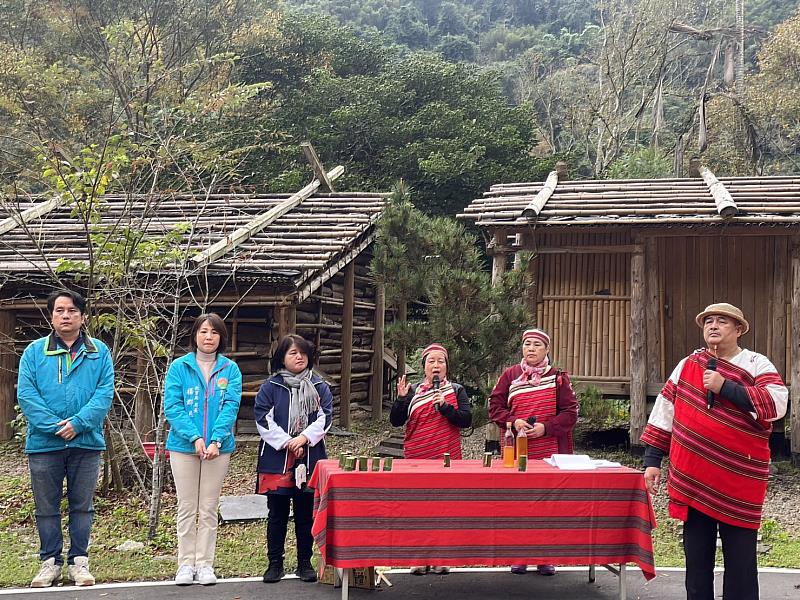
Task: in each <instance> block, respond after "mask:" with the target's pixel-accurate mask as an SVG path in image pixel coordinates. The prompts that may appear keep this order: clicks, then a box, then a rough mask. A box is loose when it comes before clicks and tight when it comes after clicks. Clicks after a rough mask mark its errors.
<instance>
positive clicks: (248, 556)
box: [0, 426, 800, 587]
mask: <svg viewBox="0 0 800 600" xmlns="http://www.w3.org/2000/svg"><path fill="white" fill-rule="evenodd" d="M359 433H360V435H358V436H354V437H333V436H331V437H329V444H328V447H329V454H330V455H331V456H336V455H338V453H339V452H340V451H344V450H347V451H351V452H357V453H368V451H369V449H370V448H371V447H372V446H373V445H374V440H375V439H376V436H377V437H380V434H381V427H380V426H362V430H361V431H360V432H359ZM593 454H600V453H597V452H593ZM603 456H604V457H607V458H609V459H612V460H619V461H621V462H626V463H628V464H632V465H635V464H636V459H632V458H631V457H630V455H627V454H625V453H603ZM255 461H256V450H255V448H253V447H249V448H241V449H240V450H238V451H237V452H236V454H235V455H234V458H233V460H232V461H231V468H230V471H229V473H228V477H227V478H226V482H225V487H224V489H223V494H244V493H251V492H252V490H253V486H254V465H255ZM95 509H96V515H95V522H94V527H93V531H92V548H91V557H90V558H91V569H92V573H93V574H94V575H95V577H96V578H97V580H98V581H102V582H112V581H130V580H148V579H149V580H165V579H171V578H172V577H173V576H174V574H175V556H176V547H175V497H174V494H173V493H172V492H168V493H165V494H164V497H163V510H162V515H161V522H160V525H159V528H158V533H157V535H156V537H155V539H153V540H148V539H147V511H148V498H145V497H138V496H136V495H133V494H130V493H125V494H111V495H109V496H107V497H99V496H98V497H97V498H96V501H95ZM33 515H34V506H33V497H32V494H31V490H30V481H29V477H28V470H27V463H26V460H25V457H24V454H22V452H21V451H20V450H19V448H18V446H16V445H14V444H12V443H5V444H0V587H12V586H27V585H28V584H29V582H30V580H31V578H32V577H33V576H34V575H35V573H36V571H37V569H38V566H39V563H38V560H37V552H38V546H39V539H38V536H37V534H36V527H35V525H34V516H33ZM657 518H658V523H659V525H658V528H657V529H656V530H655V532H654V534H653V540H654V546H655V555H656V562H657V564H658V565H659V566H682V565H683V551H682V548H681V544H680V537H679V536H680V524H679V523H678V522H676V521H674V520H672V519H670V518H669V517H668V516H667V515H666V514H664V511H663V510H662V511H659V512H657ZM293 538H294V534H293V531H292V528H291V526H290V531H289V536H288V540H287V541H288V543H287V545H286V551H287V557H286V566H287V570H293V568H294V564H295V550H294V542H293ZM126 540H133V541H140V542H143V543H144V544H145V547H144V549H143V550H141V551H139V552H134V553H130V552H121V551H118V550H115V547H116V546H118V545H119V544H121V543H122V542H124V541H126ZM762 542H763V543H765V544H769V545H771V546H772V548H771V550H770V551H769V553H767V554H765V555H761V557H760V559H759V564H760V565H761V566H774V567H800V539H797V538H792V537H790V536H789V535H788V534H787V533H786V532H784V531H783V530H781V528H780V526H779V525H778V524H777V523H776V522H775V521H766V522H765V524H764V526H763V527H762ZM719 558H720V564H721V557H719ZM266 562H267V561H266V523H265V522H263V521H262V522H251V523H245V524H238V523H234V524H225V525H222V526H220V528H219V535H218V541H217V559H216V564H215V569H216V571H217V573H218V575H220V576H222V577H236V576H255V575H261V574H262V573H263V571H264V569H265V568H266Z"/></svg>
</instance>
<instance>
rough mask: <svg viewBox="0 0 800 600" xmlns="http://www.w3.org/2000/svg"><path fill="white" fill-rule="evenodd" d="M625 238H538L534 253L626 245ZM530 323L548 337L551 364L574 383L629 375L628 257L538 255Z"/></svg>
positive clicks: (620, 235) (571, 235) (619, 235)
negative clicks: (535, 295)
mask: <svg viewBox="0 0 800 600" xmlns="http://www.w3.org/2000/svg"><path fill="white" fill-rule="evenodd" d="M629 243H630V240H629V237H628V234H627V233H614V234H588V235H587V234H578V233H563V234H547V233H545V234H540V233H537V236H536V244H537V247H540V248H570V247H578V246H581V245H593V246H594V245H598V246H599V245H602V246H609V247H610V246H615V245H626V244H629ZM536 261H537V263H538V264H537V279H538V286H537V292H538V297H537V298H536V322H537V324H538V326H539V327H541V328H542V329H544V330H545V331H546V332H548V333H549V334H550V336H551V338H552V347H553V350H552V356H551V358H552V360H553V361H554V362H555V363H556V364H557V365H558V366H559V367H560V368H563V369H566V370H567V371H569V372H570V373H571V374H573V375H574V376H575V377H576V378H580V379H583V380H586V379H593V378H598V379H606V380H610V381H623V380H625V379H627V378H628V377H629V376H630V375H629V370H628V335H629V330H630V328H629V323H630V255H629V254H566V253H564V254H541V255H539V256H538V258H537V259H536Z"/></svg>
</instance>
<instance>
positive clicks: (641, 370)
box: [629, 245, 647, 448]
mask: <svg viewBox="0 0 800 600" xmlns="http://www.w3.org/2000/svg"><path fill="white" fill-rule="evenodd" d="M646 318H647V315H646V306H645V272H644V248H643V247H641V245H639V250H638V252H636V253H634V254H633V255H631V332H630V344H629V345H630V373H631V423H630V442H631V448H634V447H641V446H642V443H641V442H640V441H639V438H640V437H641V436H642V433H643V432H644V427H645V425H646V423H647V357H646V355H645V330H644V325H645V319H646Z"/></svg>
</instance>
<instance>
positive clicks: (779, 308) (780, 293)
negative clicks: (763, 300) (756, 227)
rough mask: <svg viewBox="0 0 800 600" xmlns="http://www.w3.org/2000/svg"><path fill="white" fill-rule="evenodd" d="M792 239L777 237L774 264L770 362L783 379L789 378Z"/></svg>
mask: <svg viewBox="0 0 800 600" xmlns="http://www.w3.org/2000/svg"><path fill="white" fill-rule="evenodd" d="M789 241H790V238H788V237H784V236H775V261H774V263H773V275H772V281H773V282H774V283H773V286H774V287H773V289H772V323H771V327H772V344H771V346H770V349H769V352H770V354H769V360H770V361H771V362H772V364H773V365H775V368H776V369H778V373H780V374H781V377H784V378H786V377H787V371H786V338H787V336H788V335H789V331H787V329H786V285H787V282H788V281H789V278H790V277H791V276H792V272H791V271H790V270H789V253H790V252H791V248H790V247H789Z"/></svg>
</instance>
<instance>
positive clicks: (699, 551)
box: [683, 508, 758, 600]
mask: <svg viewBox="0 0 800 600" xmlns="http://www.w3.org/2000/svg"><path fill="white" fill-rule="evenodd" d="M717 528H719V536H720V538H721V539H722V555H723V558H724V564H725V573H724V575H723V579H722V598H723V600H758V563H757V560H756V541H757V539H758V530H757V529H746V528H744V527H736V526H735V525H728V524H727V523H721V522H720V521H717V520H716V519H714V518H712V517H709V516H708V515H705V514H703V513H701V512H700V511H697V510H695V509H693V508H690V509H689V516H688V518H687V520H686V523H684V525H683V551H684V554H685V555H686V599H687V600H714V554H715V553H716V550H717Z"/></svg>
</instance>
